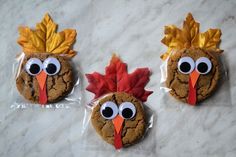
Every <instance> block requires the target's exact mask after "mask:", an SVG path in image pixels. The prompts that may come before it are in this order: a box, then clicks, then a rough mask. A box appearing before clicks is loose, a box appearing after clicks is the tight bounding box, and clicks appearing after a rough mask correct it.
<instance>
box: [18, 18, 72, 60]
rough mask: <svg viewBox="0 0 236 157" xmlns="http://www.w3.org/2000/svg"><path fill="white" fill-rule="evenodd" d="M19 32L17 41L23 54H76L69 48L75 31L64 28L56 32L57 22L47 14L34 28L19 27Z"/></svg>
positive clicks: (68, 55)
mask: <svg viewBox="0 0 236 157" xmlns="http://www.w3.org/2000/svg"><path fill="white" fill-rule="evenodd" d="M19 34H20V37H19V38H18V41H17V42H18V43H19V44H20V45H21V46H22V48H23V51H24V53H25V54H31V53H42V52H47V53H54V54H61V55H64V56H67V57H70V58H71V57H73V56H74V55H75V54H76V52H75V51H74V50H72V49H71V47H72V45H73V43H74V42H75V38H76V31H75V30H74V29H66V30H64V31H62V32H59V33H57V24H56V23H54V22H53V20H52V19H51V17H50V16H49V14H46V15H45V16H44V18H43V20H42V21H41V22H40V23H38V24H37V25H36V29H35V30H31V29H30V28H28V27H20V28H19Z"/></svg>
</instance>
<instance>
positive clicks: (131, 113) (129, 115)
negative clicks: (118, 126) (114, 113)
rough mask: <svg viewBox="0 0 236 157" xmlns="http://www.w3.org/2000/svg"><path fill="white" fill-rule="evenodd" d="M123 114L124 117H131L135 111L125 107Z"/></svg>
mask: <svg viewBox="0 0 236 157" xmlns="http://www.w3.org/2000/svg"><path fill="white" fill-rule="evenodd" d="M122 116H123V117H124V118H131V117H132V116H133V111H132V110H131V109H130V108H125V109H123V111H122Z"/></svg>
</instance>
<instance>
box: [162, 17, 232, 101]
mask: <svg viewBox="0 0 236 157" xmlns="http://www.w3.org/2000/svg"><path fill="white" fill-rule="evenodd" d="M199 28H200V24H199V23H197V22H196V21H195V20H194V18H193V17H192V15H191V14H188V16H187V18H186V20H185V21H184V24H183V29H179V28H177V27H176V26H173V25H170V26H166V27H165V37H164V38H163V39H162V43H164V44H165V45H167V46H168V50H167V52H166V53H164V54H163V55H162V56H161V58H162V60H163V64H162V65H161V67H160V68H161V89H162V90H163V91H164V92H165V93H167V94H164V95H163V98H162V101H163V102H164V103H165V104H167V105H168V106H171V104H174V103H175V104H178V103H177V102H179V103H180V102H184V103H187V104H189V105H192V106H196V105H210V106H231V105H232V102H231V97H230V96H231V94H230V91H229V89H230V88H229V81H228V71H227V67H226V64H225V61H224V58H223V56H222V53H223V50H220V49H219V43H220V37H221V30H220V29H209V30H207V31H206V32H204V33H200V32H199ZM174 98H175V100H174ZM176 100H179V101H176Z"/></svg>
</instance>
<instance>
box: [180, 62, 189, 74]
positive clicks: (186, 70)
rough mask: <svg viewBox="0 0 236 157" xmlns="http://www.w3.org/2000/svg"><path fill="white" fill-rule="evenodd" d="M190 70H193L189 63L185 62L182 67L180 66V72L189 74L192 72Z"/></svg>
mask: <svg viewBox="0 0 236 157" xmlns="http://www.w3.org/2000/svg"><path fill="white" fill-rule="evenodd" d="M190 69H191V65H190V64H189V63H188V62H183V63H181V65H180V70H181V71H182V72H185V73H186V72H189V71H190Z"/></svg>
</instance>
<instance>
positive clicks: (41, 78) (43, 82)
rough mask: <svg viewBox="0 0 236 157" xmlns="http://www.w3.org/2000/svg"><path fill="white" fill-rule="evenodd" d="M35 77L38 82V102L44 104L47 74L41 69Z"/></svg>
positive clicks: (45, 100) (45, 101)
mask: <svg viewBox="0 0 236 157" xmlns="http://www.w3.org/2000/svg"><path fill="white" fill-rule="evenodd" d="M36 79H37V81H38V84H39V103H40V104H46V103H47V89H46V80H47V74H46V73H45V72H44V71H41V72H40V73H39V74H38V75H37V76H36Z"/></svg>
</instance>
